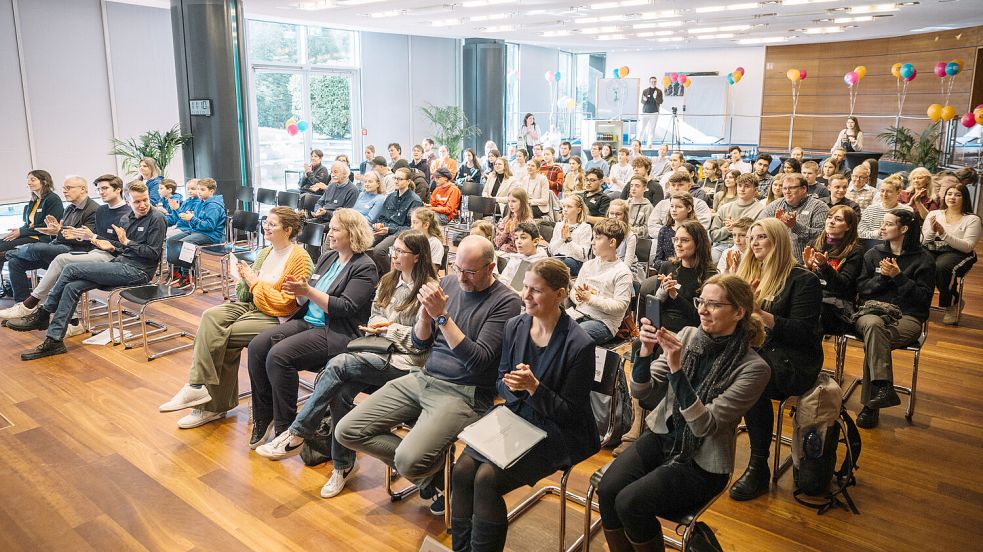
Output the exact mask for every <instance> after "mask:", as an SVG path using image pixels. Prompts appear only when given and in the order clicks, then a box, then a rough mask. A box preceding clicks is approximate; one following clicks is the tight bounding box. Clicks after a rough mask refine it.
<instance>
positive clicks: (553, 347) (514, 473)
mask: <svg viewBox="0 0 983 552" xmlns="http://www.w3.org/2000/svg"><path fill="white" fill-rule="evenodd" d="M569 287H570V269H569V268H567V266H566V265H565V264H563V263H561V262H560V261H558V260H556V259H542V260H540V261H536V262H535V263H534V264H533V265H532V267H531V268H530V269H529V272H527V273H526V276H525V279H524V280H523V290H522V299H523V303H524V304H525V307H526V313H525V314H521V315H519V316H517V317H515V318H513V319H511V320H509V321H508V322H507V323H506V324H505V337H504V340H503V341H502V360H501V362H500V364H499V368H498V382H497V387H498V392H499V394H500V395H501V396H502V398H504V399H505V406H506V407H507V408H508V409H509V410H511V411H512V412H515V413H516V414H518V415H519V416H521V417H522V418H524V419H526V420H528V421H529V422H531V423H532V424H533V425H535V426H537V427H539V428H540V429H542V430H544V431H545V432H546V435H547V436H546V439H545V440H543V441H540V442H539V444H537V445H536V446H535V447H533V448H532V450H530V451H529V452H528V453H527V454H526V455H525V456H524V457H522V459H520V460H519V461H518V462H516V463H515V464H514V465H513V466H512V467H510V468H508V469H506V470H503V469H501V468H499V467H497V466H495V465H494V464H492V463H491V462H489V461H488V460H486V459H485V458H484V457H482V456H481V454H479V453H478V452H476V451H475V450H473V449H471V448H470V447H468V448H466V449H464V454H462V455H461V458H460V459H459V460H458V461H457V463H456V464H455V466H454V493H453V495H452V498H451V500H452V504H451V512H452V514H453V516H454V517H453V519H452V521H451V535H452V543H453V549H454V550H456V551H463V550H481V551H486V550H496V551H497V550H502V549H504V548H505V538H506V536H507V534H508V527H509V526H508V520H507V517H506V516H507V510H506V507H505V500H503V498H502V497H503V496H504V495H505V494H506V493H508V492H510V491H512V490H514V489H517V488H519V487H521V486H523V485H534V484H535V483H536V482H537V481H539V480H540V479H542V478H544V477H546V476H547V475H549V474H551V473H553V472H555V471H558V470H562V469H566V468H568V467H570V466H573V465H575V464H577V463H578V462H580V461H582V460H584V459H586V458H589V457H590V456H592V455H593V454H594V453H596V452H597V451H598V450H600V447H601V444H600V437H599V436H598V434H597V424H596V422H595V421H594V415H593V413H592V411H591V407H590V390H591V385H592V383H593V381H594V342H593V340H592V339H591V338H590V336H588V335H587V332H585V331H584V330H583V329H582V328H581V327H580V326H579V325H578V324H577V323H576V322H574V321H573V319H572V318H570V317H569V316H568V315H567V314H566V312H564V311H563V309H562V305H563V301H564V299H566V297H567V294H568V289H569Z"/></svg>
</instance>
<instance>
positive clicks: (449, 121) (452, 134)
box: [420, 103, 481, 159]
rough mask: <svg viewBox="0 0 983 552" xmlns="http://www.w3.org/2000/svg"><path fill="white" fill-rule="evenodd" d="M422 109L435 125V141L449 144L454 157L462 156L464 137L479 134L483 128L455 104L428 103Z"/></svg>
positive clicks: (448, 147)
mask: <svg viewBox="0 0 983 552" xmlns="http://www.w3.org/2000/svg"><path fill="white" fill-rule="evenodd" d="M420 111H422V112H423V114H424V115H425V116H426V118H427V120H429V121H430V124H432V125H433V127H434V135H433V139H434V141H435V142H437V143H438V144H443V145H445V146H447V149H448V151H449V152H450V155H451V157H452V158H454V159H458V158H460V155H461V148H462V146H463V143H464V139H465V138H470V137H472V136H477V135H478V133H479V132H481V129H479V128H478V127H476V126H474V125H472V124H471V122H470V121H468V116H467V115H465V114H464V110H463V109H461V108H460V107H457V106H455V105H446V106H438V105H433V104H431V103H428V104H427V105H426V106H423V107H420Z"/></svg>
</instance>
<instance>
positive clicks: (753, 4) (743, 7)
mask: <svg viewBox="0 0 983 552" xmlns="http://www.w3.org/2000/svg"><path fill="white" fill-rule="evenodd" d="M758 7H761V4H759V3H758V2H750V3H746V4H731V5H729V6H703V7H702V8H696V9H695V10H693V11H694V12H696V13H711V12H729V11H735V10H753V9H755V8H758Z"/></svg>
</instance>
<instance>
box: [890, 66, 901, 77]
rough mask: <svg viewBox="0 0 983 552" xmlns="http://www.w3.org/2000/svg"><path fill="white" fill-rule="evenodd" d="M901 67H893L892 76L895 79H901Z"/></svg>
mask: <svg viewBox="0 0 983 552" xmlns="http://www.w3.org/2000/svg"><path fill="white" fill-rule="evenodd" d="M901 65H902V64H901V63H895V64H894V65H892V66H891V74H892V75H894V78H896V79H900V78H901Z"/></svg>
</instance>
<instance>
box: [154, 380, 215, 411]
mask: <svg viewBox="0 0 983 552" xmlns="http://www.w3.org/2000/svg"><path fill="white" fill-rule="evenodd" d="M210 400H212V396H211V395H209V394H208V389H205V388H204V387H199V388H198V389H195V388H194V387H191V385H190V384H185V385H184V387H182V388H181V390H180V391H178V392H177V395H174V397H172V398H171V400H169V401H167V402H166V403H164V404H162V405H160V411H161V412H174V411H175V410H184V409H185V408H191V407H192V406H198V405H199V404H205V403H206V402H208V401H210Z"/></svg>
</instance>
